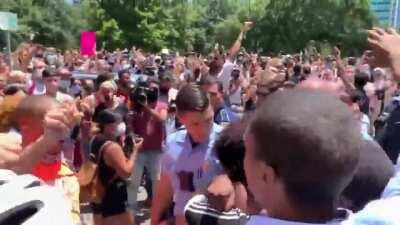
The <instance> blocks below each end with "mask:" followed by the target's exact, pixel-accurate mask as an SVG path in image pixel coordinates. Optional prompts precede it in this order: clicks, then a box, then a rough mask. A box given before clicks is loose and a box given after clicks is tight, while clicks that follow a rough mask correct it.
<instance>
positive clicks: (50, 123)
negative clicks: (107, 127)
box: [43, 102, 83, 143]
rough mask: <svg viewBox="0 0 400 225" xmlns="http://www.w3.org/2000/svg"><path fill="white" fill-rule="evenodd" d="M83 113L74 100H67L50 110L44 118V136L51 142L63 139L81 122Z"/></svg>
mask: <svg viewBox="0 0 400 225" xmlns="http://www.w3.org/2000/svg"><path fill="white" fill-rule="evenodd" d="M82 115H83V114H82V113H80V112H79V111H78V109H77V108H76V106H75V104H74V103H73V102H65V103H63V104H62V105H61V106H59V107H56V108H54V109H52V110H50V111H49V112H48V113H47V114H46V116H45V118H44V120H43V127H44V134H43V138H44V139H46V140H48V141H51V143H57V142H59V141H61V140H63V139H64V138H65V137H67V136H68V135H69V133H70V132H71V129H72V128H73V127H74V126H76V125H77V124H79V122H80V120H81V118H82Z"/></svg>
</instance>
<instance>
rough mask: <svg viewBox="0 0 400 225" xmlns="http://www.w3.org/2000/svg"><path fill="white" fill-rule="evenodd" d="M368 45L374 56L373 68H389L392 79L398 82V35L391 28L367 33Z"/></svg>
mask: <svg viewBox="0 0 400 225" xmlns="http://www.w3.org/2000/svg"><path fill="white" fill-rule="evenodd" d="M368 44H369V46H370V47H371V49H372V54H373V56H374V60H373V63H374V66H379V67H390V68H391V69H392V72H393V78H394V79H395V80H396V81H400V35H399V34H398V33H397V32H396V31H395V30H394V29H392V28H390V29H388V30H386V31H385V30H383V29H381V28H374V29H373V30H369V31H368Z"/></svg>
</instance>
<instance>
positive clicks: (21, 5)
mask: <svg viewBox="0 0 400 225" xmlns="http://www.w3.org/2000/svg"><path fill="white" fill-rule="evenodd" d="M0 11H10V12H13V13H16V14H17V15H18V20H19V21H18V22H19V30H18V31H17V32H13V33H12V41H13V42H12V43H13V44H12V45H13V46H14V47H15V46H16V45H17V44H18V43H20V42H23V41H29V39H30V37H31V36H33V35H34V39H33V41H34V42H37V43H42V44H45V45H47V46H56V47H59V48H63V49H65V48H68V47H72V46H76V45H77V42H78V40H79V32H80V31H81V30H82V29H83V28H84V27H85V26H86V22H85V20H83V19H81V17H80V15H79V14H80V12H79V9H75V8H73V7H71V6H68V5H67V4H66V3H65V2H64V0H2V1H0ZM0 45H1V46H4V45H5V43H4V39H2V42H0Z"/></svg>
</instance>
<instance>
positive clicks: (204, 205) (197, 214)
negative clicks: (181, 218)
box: [185, 195, 250, 225]
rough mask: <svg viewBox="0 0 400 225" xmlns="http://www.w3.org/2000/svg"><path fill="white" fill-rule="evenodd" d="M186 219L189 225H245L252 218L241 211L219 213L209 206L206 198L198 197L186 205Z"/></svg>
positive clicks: (233, 210) (232, 210)
mask: <svg viewBox="0 0 400 225" xmlns="http://www.w3.org/2000/svg"><path fill="white" fill-rule="evenodd" d="M185 218H186V221H187V223H188V224H189V225H245V224H246V223H247V221H248V220H249V218H250V217H249V216H248V215H247V214H245V213H243V212H241V211H240V209H231V210H230V211H228V212H221V211H218V210H216V209H214V208H212V207H211V206H210V205H209V203H208V200H207V197H206V196H204V195H196V196H194V197H193V198H192V199H191V200H190V201H189V202H188V203H187V204H186V207H185Z"/></svg>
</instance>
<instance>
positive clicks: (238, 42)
mask: <svg viewBox="0 0 400 225" xmlns="http://www.w3.org/2000/svg"><path fill="white" fill-rule="evenodd" d="M251 26H252V23H251V22H245V23H244V24H243V26H242V28H241V29H240V33H239V36H238V37H237V39H236V41H235V43H233V45H232V47H231V48H230V49H229V52H228V59H229V60H230V61H231V62H233V61H234V59H235V57H236V55H237V54H238V52H239V51H240V48H241V47H242V41H243V39H244V36H245V34H246V32H247V31H248V30H250V28H251Z"/></svg>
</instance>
